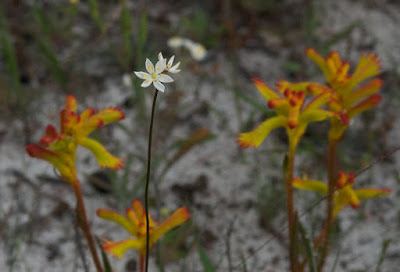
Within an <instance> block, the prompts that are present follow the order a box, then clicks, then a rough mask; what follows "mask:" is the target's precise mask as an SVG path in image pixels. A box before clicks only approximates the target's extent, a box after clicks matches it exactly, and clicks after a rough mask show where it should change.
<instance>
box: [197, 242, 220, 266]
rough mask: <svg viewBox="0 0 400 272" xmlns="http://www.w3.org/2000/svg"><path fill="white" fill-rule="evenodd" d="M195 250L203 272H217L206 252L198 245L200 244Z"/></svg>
mask: <svg viewBox="0 0 400 272" xmlns="http://www.w3.org/2000/svg"><path fill="white" fill-rule="evenodd" d="M197 250H198V251H199V255H200V261H201V264H202V265H203V268H204V272H216V271H217V270H216V268H215V267H214V265H213V264H212V262H211V260H210V258H208V256H207V254H206V251H205V250H204V248H203V247H202V246H201V245H200V243H198V245H197Z"/></svg>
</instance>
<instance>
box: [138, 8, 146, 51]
mask: <svg viewBox="0 0 400 272" xmlns="http://www.w3.org/2000/svg"><path fill="white" fill-rule="evenodd" d="M147 36H148V27H147V10H143V12H142V13H141V15H140V20H139V40H138V43H139V47H140V48H143V47H144V45H145V44H146V42H147Z"/></svg>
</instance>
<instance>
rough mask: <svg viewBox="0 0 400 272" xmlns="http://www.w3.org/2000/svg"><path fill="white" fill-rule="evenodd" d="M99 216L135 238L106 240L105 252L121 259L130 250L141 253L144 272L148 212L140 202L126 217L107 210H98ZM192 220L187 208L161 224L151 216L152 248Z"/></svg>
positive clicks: (134, 203) (128, 210)
mask: <svg viewBox="0 0 400 272" xmlns="http://www.w3.org/2000/svg"><path fill="white" fill-rule="evenodd" d="M97 215H98V216H99V217H100V218H103V219H105V220H109V221H113V222H115V223H117V224H119V225H120V226H122V227H123V228H124V229H125V230H126V231H127V232H128V233H129V234H130V235H131V236H133V237H134V238H129V239H125V240H122V241H117V242H112V241H109V240H104V242H103V244H102V245H103V250H104V251H105V252H107V253H109V254H111V255H113V256H118V257H119V258H120V259H121V258H122V256H123V255H124V254H125V252H126V251H127V250H128V249H136V250H138V251H139V271H140V272H143V271H144V258H145V254H146V233H147V231H146V212H145V210H144V209H143V206H142V204H141V203H140V202H139V201H138V200H134V201H132V207H131V208H128V209H126V216H125V217H124V216H123V215H121V214H119V213H117V212H114V211H111V210H107V209H98V210H97ZM189 218H190V213H189V211H188V210H187V209H186V208H185V207H181V208H179V209H178V210H176V211H175V212H174V213H173V214H172V215H171V216H170V217H169V218H167V219H166V220H165V221H163V222H161V223H159V222H157V221H155V220H154V219H153V218H152V217H151V216H149V226H150V229H149V236H150V247H152V246H153V245H154V244H155V243H156V242H157V240H158V239H160V238H161V236H162V235H164V234H165V233H166V232H168V231H169V230H171V229H173V228H174V227H177V226H179V225H181V224H182V223H184V222H185V221H186V220H188V219H189Z"/></svg>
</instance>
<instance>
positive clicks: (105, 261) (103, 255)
mask: <svg viewBox="0 0 400 272" xmlns="http://www.w3.org/2000/svg"><path fill="white" fill-rule="evenodd" d="M95 238H96V242H97V245H98V246H99V247H100V250H101V258H102V260H103V264H104V271H105V272H113V270H112V268H111V265H110V261H109V260H108V256H107V254H106V253H105V252H104V251H103V250H102V246H101V243H100V239H99V238H98V237H97V236H95Z"/></svg>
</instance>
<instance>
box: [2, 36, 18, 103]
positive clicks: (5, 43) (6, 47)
mask: <svg viewBox="0 0 400 272" xmlns="http://www.w3.org/2000/svg"><path fill="white" fill-rule="evenodd" d="M0 39H1V47H2V51H3V55H4V59H5V62H6V63H7V66H8V69H9V70H10V73H11V77H12V83H13V88H14V90H15V94H16V98H17V101H20V99H21V83H20V80H19V68H18V62H17V55H16V53H15V48H14V46H13V44H12V43H11V41H10V40H9V39H8V37H7V35H6V34H4V33H2V34H1V37H0ZM7 95H8V100H10V99H11V94H10V93H7Z"/></svg>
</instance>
